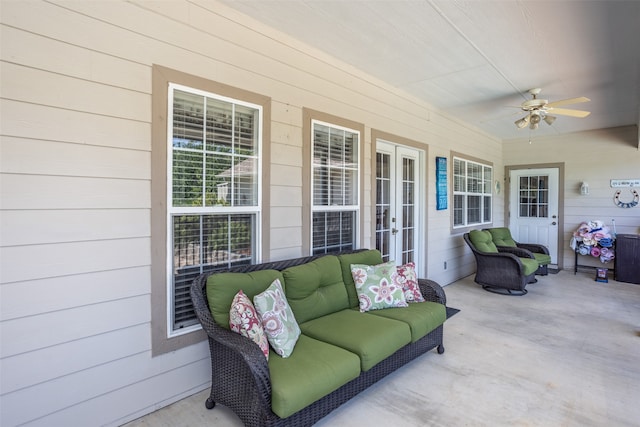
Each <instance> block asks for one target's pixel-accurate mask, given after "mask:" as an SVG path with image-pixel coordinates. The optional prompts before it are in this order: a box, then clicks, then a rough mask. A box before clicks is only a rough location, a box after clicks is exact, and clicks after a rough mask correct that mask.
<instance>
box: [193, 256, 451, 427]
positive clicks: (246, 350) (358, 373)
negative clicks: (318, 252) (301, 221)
mask: <svg viewBox="0 0 640 427" xmlns="http://www.w3.org/2000/svg"><path fill="white" fill-rule="evenodd" d="M381 262H382V259H381V256H380V253H379V252H378V251H375V250H361V251H350V252H342V253H339V254H335V255H324V256H309V257H303V258H296V259H290V260H284V261H275V262H268V263H263V264H255V265H243V266H236V267H233V268H231V269H228V270H225V271H224V272H214V273H205V274H203V275H201V276H200V277H198V278H197V279H196V280H195V281H194V283H193V285H192V288H191V298H192V301H193V304H194V308H195V311H196V314H197V316H198V318H199V320H200V323H201V324H202V327H203V329H204V331H205V332H206V333H207V336H208V341H209V348H210V353H211V375H212V378H211V393H210V396H209V398H208V399H207V401H206V406H207V408H209V409H211V408H213V407H214V406H215V404H216V403H221V404H223V405H225V406H227V407H229V408H230V409H231V410H232V411H233V412H235V413H236V414H237V415H238V416H239V418H240V419H241V420H242V422H243V423H244V424H245V425H247V426H293V425H295V426H310V425H312V424H314V423H315V422H316V421H318V420H319V419H321V418H322V417H324V416H326V415H327V414H328V413H329V412H331V411H332V410H334V409H335V408H337V407H338V406H340V405H341V404H342V403H344V402H346V401H347V400H349V399H351V398H352V397H353V396H355V395H357V394H358V393H359V392H360V391H362V390H364V389H366V388H367V387H369V386H370V385H372V384H374V383H375V382H377V381H378V380H380V379H381V378H383V377H385V376H386V375H388V374H390V373H391V372H393V371H395V370H397V369H398V368H400V367H402V366H403V365H405V364H406V363H408V362H409V361H411V360H413V359H415V358H416V357H418V356H420V355H422V354H424V353H426V352H428V351H430V350H432V349H434V348H437V352H438V353H440V354H441V353H443V352H444V347H443V323H444V321H445V319H446V309H445V304H446V296H445V293H444V290H443V289H442V287H440V285H438V284H437V283H435V282H433V281H430V280H426V279H418V284H419V287H420V291H421V293H422V295H423V296H424V299H425V302H420V303H411V304H408V307H406V308H387V309H384V310H373V311H369V312H366V313H361V312H360V311H359V309H358V295H357V293H356V290H355V285H354V282H353V278H352V277H351V271H350V265H352V264H367V265H377V264H379V263H381ZM273 275H275V276H278V277H280V280H283V288H284V291H285V294H286V297H287V300H288V301H289V304H290V306H291V309H292V310H293V313H294V315H295V317H296V320H297V322H298V323H299V325H300V329H301V331H302V334H301V335H300V338H299V339H298V342H297V343H296V346H295V349H294V351H293V353H292V354H291V356H290V357H288V358H282V357H280V356H278V355H277V354H276V353H274V352H273V350H271V351H270V353H269V358H268V360H267V358H265V355H264V354H263V352H262V350H261V349H260V347H259V346H258V345H256V344H255V343H254V342H253V341H251V340H250V339H249V338H245V337H244V336H241V335H240V334H238V333H235V332H232V331H231V330H230V329H229V326H228V325H224V324H221V323H224V322H220V321H219V319H220V316H221V315H222V313H221V312H220V311H221V310H220V307H224V306H225V304H226V303H222V305H220V304H221V302H220V301H217V300H215V301H214V300H212V297H211V295H213V294H215V295H217V297H216V298H218V299H221V298H220V297H219V296H220V295H221V289H222V291H223V292H224V287H225V286H227V287H229V288H231V289H229V291H228V292H227V295H231V294H232V293H233V292H236V291H237V290H238V288H241V287H242V286H245V287H247V288H249V291H246V292H247V295H248V296H249V295H250V293H251V292H252V290H253V292H255V286H254V285H256V284H257V283H260V286H264V287H265V288H266V287H267V286H268V285H269V283H267V282H269V281H270V280H271V277H272V276H273ZM216 286H217V288H216ZM252 286H254V287H252ZM260 286H258V287H260ZM341 287H342V289H340V288H341ZM208 291H209V294H211V295H208ZM228 304H229V306H230V304H231V301H229V302H228ZM345 304H346V306H345ZM212 307H213V309H212ZM216 307H217V308H216ZM341 307H344V308H341ZM323 313H324V314H323ZM216 318H218V321H216ZM222 318H224V317H222Z"/></svg>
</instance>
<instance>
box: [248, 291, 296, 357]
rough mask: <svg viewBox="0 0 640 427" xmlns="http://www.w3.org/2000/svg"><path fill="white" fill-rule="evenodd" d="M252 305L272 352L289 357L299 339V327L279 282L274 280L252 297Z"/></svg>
mask: <svg viewBox="0 0 640 427" xmlns="http://www.w3.org/2000/svg"><path fill="white" fill-rule="evenodd" d="M253 303H254V304H255V307H256V311H257V312H258V314H259V315H260V319H261V320H262V327H263V328H264V332H265V334H266V335H267V339H268V340H269V344H271V347H273V350H274V351H275V352H276V353H278V354H279V355H280V356H282V357H289V356H291V353H293V349H294V348H295V346H296V342H298V338H299V337H300V327H299V326H298V323H297V322H296V318H295V317H294V315H293V311H291V307H290V306H289V303H288V302H287V298H286V296H285V294H284V291H283V290H282V285H281V284H280V280H278V279H276V280H274V281H273V283H271V286H269V287H268V288H267V289H266V290H265V291H264V292H262V293H261V294H258V295H256V296H255V297H253Z"/></svg>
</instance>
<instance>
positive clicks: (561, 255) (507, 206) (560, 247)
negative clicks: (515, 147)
mask: <svg viewBox="0 0 640 427" xmlns="http://www.w3.org/2000/svg"><path fill="white" fill-rule="evenodd" d="M534 169H535V170H538V169H557V171H558V189H557V190H558V191H557V195H558V200H557V202H558V212H557V218H554V219H555V220H556V222H557V235H556V238H557V242H558V259H557V263H558V264H557V265H558V269H563V266H564V252H565V251H564V238H563V230H564V163H544V164H531V165H514V166H505V177H506V178H505V181H506V185H505V192H504V197H505V202H504V206H505V210H504V223H505V227H508V226H509V223H510V215H511V190H512V188H511V186H512V185H517V183H512V182H510V179H509V177H510V176H511V173H512V171H516V170H517V171H520V170H534ZM514 214H517V213H514Z"/></svg>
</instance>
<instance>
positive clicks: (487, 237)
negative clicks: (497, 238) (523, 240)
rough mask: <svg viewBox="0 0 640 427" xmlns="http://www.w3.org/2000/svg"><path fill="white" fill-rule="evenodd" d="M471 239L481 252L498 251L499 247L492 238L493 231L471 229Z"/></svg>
mask: <svg viewBox="0 0 640 427" xmlns="http://www.w3.org/2000/svg"><path fill="white" fill-rule="evenodd" d="M469 240H471V243H472V244H473V246H474V247H475V248H476V249H477V250H479V251H480V252H498V248H496V245H495V244H494V243H493V241H492V239H491V233H489V232H488V231H485V230H471V231H470V232H469Z"/></svg>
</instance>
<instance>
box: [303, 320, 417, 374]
mask: <svg viewBox="0 0 640 427" xmlns="http://www.w3.org/2000/svg"><path fill="white" fill-rule="evenodd" d="M300 329H301V330H302V333H303V334H305V335H307V336H310V337H312V338H315V339H317V340H320V341H323V342H327V343H330V344H333V345H336V346H338V347H341V348H344V349H345V350H349V351H350V352H352V353H355V354H357V355H358V356H359V357H360V363H361V367H362V370H363V371H367V370H369V369H371V368H372V367H373V366H374V365H376V364H377V363H379V362H381V361H382V360H384V359H386V358H387V357H389V356H391V355H392V354H393V353H395V352H396V351H397V350H399V349H400V348H402V347H403V346H405V345H406V344H409V343H410V342H411V331H410V328H409V325H407V324H406V323H405V322H401V321H398V320H394V319H386V318H384V317H381V316H369V315H367V313H360V311H358V310H357V309H353V308H349V309H346V310H342V311H338V312H336V313H333V314H329V315H327V316H323V317H319V318H317V319H313V320H310V321H308V322H305V323H302V324H300Z"/></svg>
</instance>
